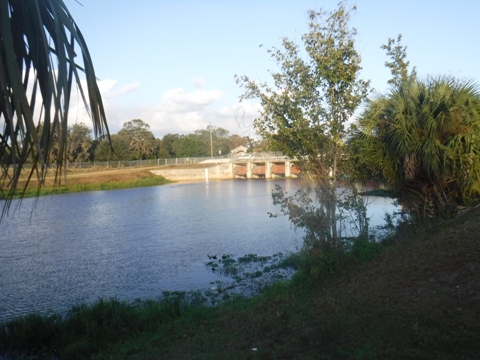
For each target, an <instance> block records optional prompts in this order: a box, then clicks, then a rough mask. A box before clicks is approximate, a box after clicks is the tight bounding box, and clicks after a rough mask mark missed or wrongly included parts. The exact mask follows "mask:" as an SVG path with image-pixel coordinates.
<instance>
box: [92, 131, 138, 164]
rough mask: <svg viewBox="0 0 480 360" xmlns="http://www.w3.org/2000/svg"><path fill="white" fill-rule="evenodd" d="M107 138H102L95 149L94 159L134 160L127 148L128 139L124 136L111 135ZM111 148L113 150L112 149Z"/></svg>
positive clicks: (128, 144)
mask: <svg viewBox="0 0 480 360" xmlns="http://www.w3.org/2000/svg"><path fill="white" fill-rule="evenodd" d="M110 140H111V141H110V142H109V141H108V140H102V141H100V143H99V144H98V145H97V147H96V149H95V153H94V154H95V156H94V159H95V161H113V160H117V161H118V160H134V157H133V156H134V155H133V154H132V152H131V151H130V149H129V146H130V141H129V139H128V138H127V137H126V136H119V135H118V134H115V135H112V136H111V137H110ZM112 149H113V151H112Z"/></svg>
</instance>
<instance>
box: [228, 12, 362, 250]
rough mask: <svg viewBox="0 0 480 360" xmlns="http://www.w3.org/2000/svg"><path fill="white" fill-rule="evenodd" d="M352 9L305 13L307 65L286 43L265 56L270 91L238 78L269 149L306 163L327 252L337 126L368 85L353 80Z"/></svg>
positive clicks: (332, 241)
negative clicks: (255, 105) (254, 105)
mask: <svg viewBox="0 0 480 360" xmlns="http://www.w3.org/2000/svg"><path fill="white" fill-rule="evenodd" d="M355 10H356V8H355V7H353V8H347V7H346V6H345V4H344V3H340V4H339V6H338V8H337V9H336V10H334V11H331V12H327V11H320V12H315V11H310V12H309V19H310V22H309V31H308V32H307V33H306V34H305V35H303V36H302V40H303V47H304V49H303V50H304V52H305V53H306V55H307V57H308V58H307V59H306V60H304V59H303V58H302V57H301V54H302V53H303V52H302V49H301V48H300V47H299V46H298V45H296V44H295V43H294V42H292V41H291V40H289V39H286V38H285V39H283V49H276V48H274V49H272V50H270V51H269V52H270V54H271V55H272V58H273V59H274V60H275V61H276V63H277V64H278V67H279V69H280V71H279V72H272V77H273V83H274V84H273V85H274V86H270V85H268V84H267V83H257V82H255V81H253V80H251V79H250V78H248V77H247V76H241V77H237V83H238V84H239V85H240V86H242V87H243V88H244V89H245V93H244V95H243V96H242V100H244V99H259V100H260V102H261V105H262V111H261V114H260V117H259V118H257V119H256V120H255V121H254V126H255V129H256V130H257V132H258V133H259V134H260V135H261V136H262V137H263V138H264V139H266V140H267V141H268V142H269V143H270V145H271V146H273V147H276V148H278V149H279V150H282V151H283V152H285V153H287V154H288V155H290V156H295V157H297V158H298V159H304V160H305V161H304V163H303V164H302V167H303V169H304V171H306V172H307V174H308V175H309V176H310V178H311V180H312V182H313V184H314V186H313V188H314V190H315V193H316V195H317V197H318V199H319V203H320V205H319V206H320V207H319V208H318V210H317V216H318V218H319V219H321V220H319V224H318V225H319V226H322V230H321V231H319V232H318V233H319V234H320V235H321V236H320V238H319V239H318V242H320V243H322V244H329V245H331V246H333V247H336V246H337V245H338V244H339V240H340V239H339V236H338V233H337V223H336V202H337V201H336V200H337V198H336V184H335V183H336V179H337V177H338V166H339V159H340V158H341V156H342V146H343V141H344V138H345V135H346V130H345V125H344V124H345V122H346V121H347V120H348V119H350V117H351V116H352V115H353V113H354V111H355V110H356V109H357V107H358V106H359V104H360V103H361V102H362V100H363V99H364V98H365V96H366V95H367V92H368V87H369V84H368V82H367V81H364V80H361V79H360V78H359V73H360V70H361V67H360V60H361V59H360V55H359V54H358V52H357V51H356V50H355V46H354V45H355V35H356V30H355V29H354V28H352V27H350V26H349V21H350V18H351V15H352V14H353V13H354V12H355ZM278 196H280V197H281V195H278ZM290 200H292V201H293V200H294V199H292V198H291V199H290ZM300 208H301V206H300Z"/></svg>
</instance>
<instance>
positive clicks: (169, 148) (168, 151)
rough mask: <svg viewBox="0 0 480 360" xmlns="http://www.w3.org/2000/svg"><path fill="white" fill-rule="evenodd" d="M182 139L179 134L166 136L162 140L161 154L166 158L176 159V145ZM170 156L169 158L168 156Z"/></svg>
mask: <svg viewBox="0 0 480 360" xmlns="http://www.w3.org/2000/svg"><path fill="white" fill-rule="evenodd" d="M179 139H180V135H179V134H166V135H165V136H164V137H163V138H162V147H161V150H160V152H161V153H162V154H165V155H166V156H163V157H165V158H170V157H176V153H175V143H176V142H177V141H178V140H179ZM167 155H168V156H167Z"/></svg>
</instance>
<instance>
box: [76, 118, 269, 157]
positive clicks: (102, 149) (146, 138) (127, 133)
mask: <svg viewBox="0 0 480 360" xmlns="http://www.w3.org/2000/svg"><path fill="white" fill-rule="evenodd" d="M67 143H68V145H67V159H68V161H69V162H88V161H112V160H146V159H158V158H161V159H167V158H183V157H209V156H211V155H212V154H213V156H219V155H227V154H229V153H230V151H231V150H232V149H234V148H236V147H238V146H245V147H246V148H248V149H251V150H253V149H261V148H262V144H263V143H262V142H261V141H258V140H256V139H253V138H251V137H248V136H240V135H237V134H230V133H229V131H227V130H225V129H223V128H221V127H208V128H207V129H202V130H196V131H194V132H193V133H191V134H188V135H180V134H166V135H164V136H163V137H162V138H155V136H154V134H153V133H152V132H151V130H150V125H149V124H148V123H147V122H145V121H143V120H141V119H133V120H131V121H128V122H126V123H124V124H123V127H122V129H121V130H120V131H119V132H118V133H117V134H112V135H111V136H110V139H108V138H107V137H104V138H103V139H99V140H96V139H94V138H93V137H92V130H91V129H90V128H89V127H88V126H87V125H86V124H84V123H78V124H74V125H71V126H70V127H69V129H68V142H67Z"/></svg>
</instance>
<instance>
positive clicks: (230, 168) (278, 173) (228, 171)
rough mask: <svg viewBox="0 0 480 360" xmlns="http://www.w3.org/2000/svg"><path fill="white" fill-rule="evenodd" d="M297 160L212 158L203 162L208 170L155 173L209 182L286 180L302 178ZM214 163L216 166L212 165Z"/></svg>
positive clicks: (241, 157)
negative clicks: (258, 179) (259, 179)
mask: <svg viewBox="0 0 480 360" xmlns="http://www.w3.org/2000/svg"><path fill="white" fill-rule="evenodd" d="M296 162H297V161H296V160H294V159H290V158H289V157H287V156H268V157H258V156H251V155H243V156H239V157H237V158H230V159H209V160H205V161H202V162H201V163H200V164H204V165H205V166H206V167H205V168H200V169H199V168H196V169H188V168H183V169H158V170H151V171H152V172H153V173H154V174H156V175H161V176H163V177H165V178H166V179H169V180H174V181H193V180H194V181H205V180H206V181H208V180H225V179H242V178H244V179H254V178H265V179H271V178H279V177H280V178H283V177H287V178H289V177H298V176H300V169H299V168H298V167H297V166H296V165H295V163H296ZM209 164H211V165H212V166H208V165H209Z"/></svg>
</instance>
